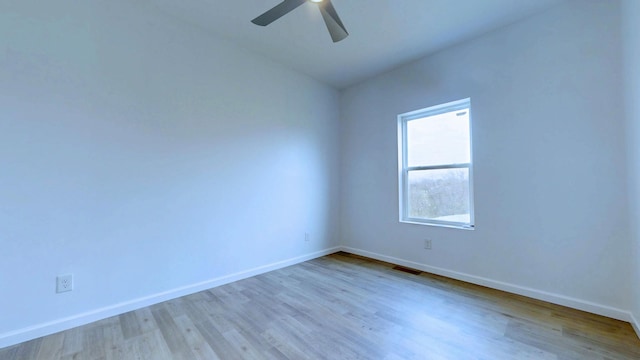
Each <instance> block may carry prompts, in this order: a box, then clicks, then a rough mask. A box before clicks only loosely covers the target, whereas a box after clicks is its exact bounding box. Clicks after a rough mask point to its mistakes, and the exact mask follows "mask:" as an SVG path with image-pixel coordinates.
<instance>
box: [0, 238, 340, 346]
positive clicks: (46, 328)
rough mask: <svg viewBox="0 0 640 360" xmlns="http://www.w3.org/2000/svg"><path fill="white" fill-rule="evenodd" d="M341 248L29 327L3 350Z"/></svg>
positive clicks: (5, 337)
mask: <svg viewBox="0 0 640 360" xmlns="http://www.w3.org/2000/svg"><path fill="white" fill-rule="evenodd" d="M340 249H341V248H340V247H333V248H329V249H325V250H321V251H317V252H314V253H310V254H306V255H302V256H298V257H295V258H291V259H287V260H282V261H278V262H275V263H272V264H267V265H263V266H259V267H256V268H253V269H249V270H245V271H241V272H237V273H235V274H229V275H225V276H221V277H218V278H215V279H211V280H207V281H203V282H200V283H197V284H192V285H187V286H183V287H180V288H177V289H173V290H169V291H164V292H161V293H157V294H153V295H149V296H145V297H142V298H138V299H133V300H130V301H125V302H121V303H118V304H114V305H111V306H107V307H103V308H100V309H96V310H92V311H88V312H85V313H81V314H77V315H73V316H69V317H66V318H63V319H57V320H54V321H50V322H46V323H42V324H37V325H34V326H29V327H26V328H22V329H18V330H14V331H10V332H6V333H3V334H0V349H1V348H4V347H8V346H11V345H15V344H19V343H21V342H24V341H28V340H32V339H36V338H39V337H41V336H46V335H50V334H54V333H57V332H59V331H64V330H68V329H71V328H74V327H77V326H81V325H85V324H89V323H91V322H94V321H98V320H102V319H106V318H108V317H112V316H116V315H120V314H124V313H126V312H129V311H133V310H137V309H140V308H143V307H145V306H150V305H154V304H157V303H161V302H163V301H167V300H171V299H175V298H178V297H181V296H185V295H190V294H194V293H197V292H199V291H203V290H207V289H211V288H214V287H217V286H220V285H224V284H228V283H232V282H234V281H238V280H242V279H246V278H249V277H252V276H256V275H260V274H264V273H266V272H269V271H273V270H277V269H281V268H284V267H287V266H291V265H295V264H298V263H301V262H304V261H307V260H311V259H315V258H318V257H321V256H325V255H329V254H332V253H334V252H337V251H340Z"/></svg>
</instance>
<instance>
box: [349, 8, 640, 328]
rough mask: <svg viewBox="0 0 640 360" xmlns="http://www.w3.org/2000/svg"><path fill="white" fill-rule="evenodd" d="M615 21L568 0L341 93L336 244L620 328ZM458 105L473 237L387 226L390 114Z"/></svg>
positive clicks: (622, 284)
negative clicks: (595, 316)
mask: <svg viewBox="0 0 640 360" xmlns="http://www.w3.org/2000/svg"><path fill="white" fill-rule="evenodd" d="M619 22H620V8H619V2H616V1H599V0H588V1H585V0H580V1H572V2H569V3H566V4H563V5H561V6H559V7H557V8H554V9H552V10H550V11H548V12H545V13H543V14H540V15H538V16H536V17H533V18H530V19H528V20H526V21H524V22H521V23H517V24H514V25H511V26H509V27H506V28H503V29H501V30H499V31H496V32H493V33H490V34H487V35H485V36H482V37H480V38H478V39H476V40H473V41H470V42H467V43H463V44H460V45H458V46H455V47H453V48H450V49H448V50H445V51H442V52H440V53H438V54H436V55H434V56H431V57H427V58H425V59H422V60H420V61H418V62H415V63H413V64H409V65H407V66H404V67H401V68H399V69H397V70H394V71H391V72H389V73H386V74H383V75H381V76H378V77H376V78H374V79H371V80H368V81H365V82H364V83H362V84H359V85H357V86H353V87H351V88H349V89H347V90H345V91H344V92H343V94H342V98H341V106H342V108H341V111H342V119H343V125H342V134H343V136H342V149H343V159H342V170H341V171H342V179H343V184H342V199H343V202H342V208H341V211H342V213H341V216H342V222H341V224H342V225H341V237H342V240H343V242H344V243H345V245H346V246H348V247H350V248H352V249H355V251H357V252H358V253H361V254H366V255H369V256H374V257H378V258H383V259H387V260H391V261H396V262H398V261H400V262H403V263H405V264H408V265H413V266H416V267H420V268H423V269H426V270H429V271H434V272H439V273H442V274H445V275H448V276H453V277H457V278H461V279H465V280H470V281H474V282H477V283H482V284H487V285H490V286H494V287H498V288H502V289H507V290H509V291H514V292H518V293H522V294H526V295H529V296H534V297H537V298H542V299H546V300H550V301H554V302H557V303H562V304H565V305H571V306H575V307H578V308H582V309H586V310H589V311H594V312H598V313H601V314H605V315H608V316H613V317H618V318H625V317H627V318H628V313H627V312H626V311H627V310H628V309H629V308H630V300H629V299H630V291H629V287H630V277H629V269H630V257H629V251H630V249H631V246H630V243H629V240H628V227H627V225H628V223H627V211H626V207H627V202H626V170H625V165H626V163H625V157H626V155H625V145H624V111H623V105H624V103H623V100H622V98H623V96H622V95H623V93H622V87H623V86H622V77H621V71H622V70H621V52H622V49H621V41H620V38H621V36H620V26H619ZM466 97H470V98H471V102H472V116H473V131H474V133H473V141H474V144H473V145H474V158H475V214H476V230H475V231H467V230H458V229H448V228H437V227H430V226H422V225H411V224H400V223H399V222H398V205H397V204H398V195H397V184H398V181H397V137H396V116H397V114H400V113H404V112H407V111H411V110H416V109H420V108H424V107H427V106H431V105H436V104H440V103H444V102H448V101H452V100H458V99H462V98H466ZM427 238H428V239H432V240H433V250H431V251H427V250H424V249H423V241H424V239H427Z"/></svg>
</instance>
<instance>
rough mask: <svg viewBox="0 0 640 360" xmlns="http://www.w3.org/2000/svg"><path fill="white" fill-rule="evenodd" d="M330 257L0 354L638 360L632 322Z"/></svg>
mask: <svg viewBox="0 0 640 360" xmlns="http://www.w3.org/2000/svg"><path fill="white" fill-rule="evenodd" d="M392 267H393V265H391V264H387V263H382V262H379V261H374V260H370V259H366V258H362V257H358V256H353V255H349V254H345V253H338V254H333V255H330V256H326V257H323V258H320V259H315V260H312V261H308V262H305V263H302V264H298V265H295V266H291V267H288V268H285V269H281V270H277V271H273V272H270V273H267V274H263V275H260V276H255V277H253V278H250V279H246V280H242V281H238V282H235V283H232V284H228V285H225V286H220V287H217V288H214V289H211V290H208V291H203V292H200V293H197V294H194V295H190V296H186V297H183V298H179V299H176V300H172V301H168V302H164V303H161V304H158V305H154V306H151V307H147V308H143V309H140V310H137V311H134V312H130V313H126V314H123V315H120V316H116V317H113V318H109V319H106V320H102V321H98V322H95V323H92V324H89V325H86V326H82V327H79V328H75V329H71V330H68V331H64V332H61V333H57V334H54V335H50V336H46V337H44V338H40V339H36V340H32V341H29V342H26V343H23V344H19V345H16V346H13V347H9V348H5V349H2V350H0V359H2V360H9V359H12V360H13V359H20V360H23V359H65V360H68V359H105V360H106V359H296V360H297V359H465V360H466V359H492V360H494V359H581V360H582V359H640V340H639V339H638V338H637V337H636V335H635V333H634V332H633V330H632V328H631V326H630V325H629V324H627V323H624V322H621V321H617V320H612V319H608V318H604V317H600V316H596V315H592V314H588V313H584V312H581V311H577V310H572V309H568V308H564V307H560V306H556V305H552V304H548V303H545V302H542V301H537V300H532V299H529V298H525V297H521V296H517V295H511V294H507V293H504V292H500V291H496V290H491V289H487V288H484V287H480V286H475V285H470V284H468V283H463V282H459V281H455V280H451V279H447V278H443V277H439V276H434V275H429V274H425V273H421V274H419V275H413V274H409V273H406V272H402V271H399V270H394V269H392Z"/></svg>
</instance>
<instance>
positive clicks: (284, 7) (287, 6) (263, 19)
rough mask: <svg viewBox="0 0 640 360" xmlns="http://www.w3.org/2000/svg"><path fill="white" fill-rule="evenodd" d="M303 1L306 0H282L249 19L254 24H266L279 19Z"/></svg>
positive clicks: (305, 0)
mask: <svg viewBox="0 0 640 360" xmlns="http://www.w3.org/2000/svg"><path fill="white" fill-rule="evenodd" d="M305 2H307V0H284V1H283V2H281V3H280V4H278V5H276V6H274V7H273V8H271V10H268V11H267V12H265V13H264V14H262V15H260V16H258V17H257V18H255V19H253V20H251V22H252V23H254V24H256V25H260V26H267V25H269V24H271V23H272V22H274V21H276V20H278V19H280V18H281V17H282V16H284V15H286V14H287V13H289V12H291V11H293V10H294V9H295V8H297V7H298V6H300V5H302V4H304V3H305Z"/></svg>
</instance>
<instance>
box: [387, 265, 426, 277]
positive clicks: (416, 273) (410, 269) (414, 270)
mask: <svg viewBox="0 0 640 360" xmlns="http://www.w3.org/2000/svg"><path fill="white" fill-rule="evenodd" d="M393 270H398V271H402V272H406V273H409V274H413V275H420V274H422V271H420V270H416V269H412V268H408V267H404V266H400V265H396V266H394V267H393Z"/></svg>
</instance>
